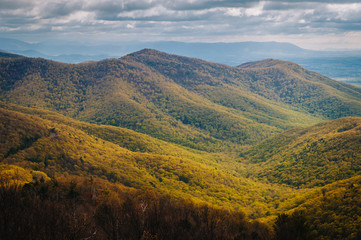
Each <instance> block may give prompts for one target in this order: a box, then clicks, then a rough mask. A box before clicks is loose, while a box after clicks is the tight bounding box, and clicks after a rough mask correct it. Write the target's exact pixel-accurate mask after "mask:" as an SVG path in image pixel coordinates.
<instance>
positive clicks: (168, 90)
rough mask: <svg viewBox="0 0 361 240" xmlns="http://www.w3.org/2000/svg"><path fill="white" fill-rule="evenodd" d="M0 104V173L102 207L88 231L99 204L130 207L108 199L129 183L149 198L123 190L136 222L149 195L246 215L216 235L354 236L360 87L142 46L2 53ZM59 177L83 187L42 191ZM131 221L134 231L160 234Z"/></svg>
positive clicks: (296, 69) (290, 68)
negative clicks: (66, 55)
mask: <svg viewBox="0 0 361 240" xmlns="http://www.w3.org/2000/svg"><path fill="white" fill-rule="evenodd" d="M0 101H1V102H0V124H1V128H0V135H1V144H0V163H1V165H0V177H1V178H2V179H7V180H6V181H14V182H18V183H19V182H20V183H22V184H25V185H24V187H25V186H26V188H25V190H22V191H30V190H29V186H30V187H31V186H32V185H31V184H40V185H34V186H33V187H31V189H33V190H31V191H35V190H36V189H38V190H36V191H35V192H34V193H32V194H35V195H36V196H39V199H43V200H44V199H47V198H49V197H51V198H52V199H54V198H55V196H58V197H57V198H56V199H57V201H56V202H57V203H59V206H63V205H62V204H65V203H63V202H62V201H63V200H61V199H65V200H66V199H69V198H70V197H69V194H70V196H72V197H71V198H72V199H78V200H77V201H86V202H87V204H89V207H88V208H87V210H84V211H85V213H84V214H88V215H89V216H99V215H97V214H96V213H92V212H91V211H93V210H94V209H96V211H97V213H99V211H100V212H101V214H103V215H101V216H103V217H101V218H100V219H101V221H100V222H99V219H98V220H96V219H94V220H89V221H92V222H91V224H90V223H89V224H90V225H94V226H97V228H99V229H100V228H102V229H107V227H109V226H110V225H109V224H105V225H104V222H103V221H105V219H109V218H108V217H109V216H110V215H106V214H110V213H112V211H111V209H112V208H114V209H123V210H121V211H125V210H124V207H125V206H128V205H121V206H122V208H120V207H119V206H118V205H117V204H118V203H115V202H120V203H121V204H123V203H124V204H125V203H127V204H130V203H128V202H127V201H126V200H124V201H123V200H122V201H120V200H116V201H115V200H114V199H118V198H126V197H125V195H128V194H129V196H134V195H133V194H134V191H135V190H137V191H140V192H143V193H144V194H145V193H146V194H149V193H148V191H153V192H154V193H152V194H153V195H152V196H153V197H148V198H147V199H148V200H147V201H148V202H145V201H146V200H144V198H141V199H138V198H137V197H136V196H134V197H132V199H133V200H132V201H133V202H132V204H134V206H136V207H135V208H134V209H138V210H134V211H135V212H132V214H140V215H139V216H141V215H142V214H144V212H147V210H146V209H147V208H146V207H145V206H146V205H144V204H148V205H149V206H153V205H152V204H154V203H155V202H157V201H158V200H157V199H158V197H156V195H157V194H162V195H166V196H170V197H171V200H170V201H171V202H177V201H181V200H182V199H183V200H187V201H192V202H193V203H194V204H196V205H197V206H198V205H199V206H201V205H202V204H209V206H210V208H211V209H218V208H221V209H226V210H227V211H229V212H231V213H234V214H236V213H237V214H238V211H241V212H242V213H244V214H245V215H246V216H247V217H246V219H247V220H245V221H246V222H247V221H248V222H249V223H245V222H242V224H243V225H242V227H240V226H239V227H238V229H241V228H242V229H247V230H245V231H246V232H243V233H241V232H237V233H234V234H235V235H232V236H233V237H230V236H229V237H227V238H224V239H235V238H236V237H235V236H236V235H237V234H241V235H239V236H238V238H240V239H252V234H253V238H255V236H258V238H259V239H285V238H282V236H284V235H283V234H284V233H289V234H291V235H292V236H294V237H295V238H297V236H298V237H299V239H312V238H316V239H357V236H359V234H360V233H359V232H358V229H357V228H355V226H356V225H358V224H359V223H360V221H359V220H357V219H361V218H360V216H361V214H359V208H358V205H357V201H358V199H359V196H360V195H359V193H360V192H359V190H360V186H361V185H360V184H359V182H360V179H359V174H360V171H361V170H360V159H361V156H360V153H359V149H360V145H361V141H360V137H361V136H360V126H361V88H358V87H356V86H352V85H348V84H345V83H342V82H339V81H335V80H332V79H330V78H328V77H325V76H323V75H321V74H318V73H316V72H313V71H309V70H306V69H305V68H302V67H301V66H299V65H297V64H295V63H292V62H289V61H281V60H276V59H266V60H262V61H256V62H249V63H245V64H241V65H239V66H229V65H224V64H219V63H212V62H209V61H204V60H200V59H195V58H188V57H183V56H178V55H172V54H168V53H164V52H160V51H157V50H153V49H143V50H141V51H138V52H134V53H130V54H128V55H126V56H123V57H121V58H113V59H106V60H101V61H96V62H95V61H92V62H83V63H79V64H69V63H61V62H55V61H52V60H46V59H41V58H28V57H23V56H19V55H14V54H11V53H8V52H3V53H1V58H0ZM20 172H21V173H22V174H19V173H20ZM89 176H91V178H94V179H96V180H95V181H101V182H103V183H102V184H103V185H104V186H108V187H107V188H108V190H104V189H98V190H97V191H98V192H108V193H106V194H105V193H104V194H105V195H102V194H95V192H96V191H95V190H92V189H93V188H92V187H90V186H89V189H90V190H86V189H88V185H86V184H85V182H87V181H89V180H87V177H89ZM71 177H72V178H74V179H78V180H74V181H76V182H77V183H78V185H81V186H82V188H81V189H83V190H80V189H79V190H78V191H77V195H73V194H75V193H74V191H75V190H74V189H75V185H74V182H73V183H67V182H66V180H61V183H60V184H65V185H64V186H68V185H69V187H67V188H70V190H69V191H70V192H67V191H68V190H66V191H65V190H64V191H63V192H64V193H59V192H56V191H58V190H55V189H56V188H55V187H54V186H55V185H54V186H53V185H52V184H53V183H51V181H53V182H54V181H56V179H64V178H65V179H68V178H71ZM79 178H82V180H79ZM9 179H10V180H9ZM39 179H41V181H42V182H41V183H39V182H38V180H39ZM59 181H60V180H59ZM91 181H93V180H91ZM32 182H33V183H32ZM34 182H35V183H34ZM82 182H84V184H85V185H84V184H83V183H82ZM29 184H30V185H29ZM41 184H43V185H41ZM46 184H50V185H46ZM72 184H73V185H72ZM83 185H84V186H83ZM1 186H4V185H1ZM1 186H0V187H1ZM6 186H8V185H6ZM37 186H43V187H42V188H38V187H37ZM71 186H73V187H71ZM43 188H46V189H48V190H46V191H47V193H46V196H44V195H41V194H44V192H42V191H45V190H44V189H43ZM34 189H35V190H34ZM41 189H43V190H41ZM116 189H118V190H116ZM144 189H147V190H144ZM87 191H90V192H89V194H90V195H89V196H88V195H87V194H88V193H87ZM119 192H122V193H121V197H115V196H116V195H117V194H120V193H119ZM143 193H142V194H143ZM39 194H40V195H39ZM59 194H60V195H61V194H65V195H64V196H63V197H60V198H59V196H60V195H59ZM154 194H155V195H154ZM0 195H1V194H0ZM95 195H97V196H95ZM2 196H3V195H2ZM32 196H33V195H32ZM87 196H88V197H87ZM91 196H93V197H91ZM117 196H118V195H117ZM92 198H94V199H97V200H96V201H95V200H94V199H93V200H92ZM36 199H37V198H36ZM36 199H35V200H34V201H40V200H36ZM59 199H60V200H59ZM81 199H82V200H81ZM84 199H88V200H84ZM104 199H105V200H106V202H107V203H106V204H105V203H104V201H105V200H104ZM43 200H41V201H43ZM65 200H64V201H65ZM66 201H68V200H66ZM102 203H104V204H105V205H102ZM193 203H192V204H193ZM74 204H75V203H74ZM59 206H58V205H56V207H59ZM117 206H118V207H117ZM142 206H143V207H142ZM167 206H168V207H170V206H173V205H167ZM182 206H183V205H182ZM185 206H188V207H189V208H190V206H191V205H187V204H185V205H184V206H183V207H184V209H185V208H187V209H188V207H185ZM192 206H193V205H192ZM202 206H203V205H202ZM104 207H106V208H104ZM111 207H112V208H111ZM107 209H108V210H107ZM141 209H143V210H141ZM161 209H163V211H168V210H165V209H166V207H164V206H163V207H162V208H161ZM197 209H198V208H197ZM202 209H203V208H202ZM0 210H1V209H0ZM114 211H115V210H114ZM119 211H120V210H119ZM142 211H143V213H142ZM149 211H150V210H149ZM152 211H153V210H152ZM192 211H193V212H195V211H200V210H194V209H193V210H192ZM212 211H213V210H212ZM214 211H215V213H214V214H216V213H217V214H218V215H214V216H217V217H219V218H221V216H223V215H221V213H220V212H217V211H218V210H214ZM74 214H75V213H74ZM127 214H130V213H127ZM147 214H150V213H149V212H147ZM160 214H161V213H160ZM202 214H203V213H202ZM332 214H333V215H332ZM105 216H107V217H105ZM167 216H168V215H167ZM232 216H233V215H232ZM330 216H332V217H330ZM169 218H171V217H169ZM185 218H186V219H183V220H181V221H183V222H182V223H179V224H180V226H183V225H182V224H186V225H184V226H185V227H184V229H188V230H187V231H195V229H196V228H192V227H191V226H193V225H192V224H193V222H195V221H198V220H196V219H197V218H196V217H195V216H194V215H192V214H190V215H186V216H185ZM351 218H352V219H354V220H351ZM90 219H93V218H90ZM172 219H175V218H174V216H173V217H172ZM198 219H200V217H199V216H198ZM206 219H208V218H206ZM255 220H256V221H255ZM69 221H70V220H69ZM93 221H94V222H93ZM107 221H108V220H107ZM139 221H140V222H138V223H137V224H138V225H139V226H142V228H141V230H139V231H141V233H140V236H139V239H140V237H141V236H142V234H143V235H144V234H146V233H147V234H148V233H149V234H151V235H152V236H155V235H157V234H158V236H160V234H161V230H159V229H158V230H155V228H154V227H152V228H151V227H150V225H149V226H148V227H146V225H144V221H145V220H144V219H143V220H139ZM142 221H143V223H142V224H141V222H142ZM152 221H153V220H152ZM184 221H186V223H184ZM202 221H203V220H202ZM207 221H208V220H207ZM227 221H228V220H227ZM229 221H231V220H229ZM232 221H233V220H232ZM257 221H258V222H257ZM221 222H222V221H221ZM261 222H263V223H261ZM208 223H209V222H208ZM208 223H207V224H208ZM72 224H74V223H72ZM199 224H201V223H199ZM202 224H203V223H202ZM204 224H205V223H204ZM232 224H233V222H232ZM237 224H241V223H239V222H237ZM252 224H253V225H252ZM186 226H188V227H186ZM207 226H208V225H207ZM114 227H115V225H114ZM252 229H253V230H252ZM266 229H268V230H266ZM300 229H301V230H302V231H301V230H300ZM340 229H341V230H340ZM88 230H89V231H90V230H91V229H88ZM1 231H5V230H1ZM1 231H0V232H1ZM116 231H124V230H120V229H118V228H117V230H116ZM137 231H138V230H137ZM177 231H180V230H179V229H178V230H177ZM182 231H183V230H182ZM209 231H210V232H212V231H213V230H209ZM227 231H229V232H230V233H231V232H232V231H230V230H227ZM239 231H240V230H239ZM242 231H243V230H242ZM105 232H106V231H105V230H104V231H103V232H101V231H100V233H99V234H100V235H99V236H98V239H106V238H105V237H104V236H105V235H106V233H105ZM252 232H253V233H252ZM102 234H104V236H103V235H102ZM187 234H190V232H187ZM215 234H216V233H215ZM217 234H222V233H217ZM223 234H224V233H223ZM242 234H243V235H242ZM0 236H1V235H0ZM190 236H191V235H190ZM194 236H195V235H194ZM223 236H225V235H223ZM241 236H243V237H241ZM103 237H104V238H103ZM4 239H6V238H4ZM108 239H109V238H108ZM110 239H112V237H110ZM143 239H144V237H143ZM171 239H177V238H176V237H172V238H171ZM180 239H181V238H180ZM209 239H210V238H209ZM286 239H287V238H286Z"/></svg>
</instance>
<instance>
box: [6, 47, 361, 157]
mask: <svg viewBox="0 0 361 240" xmlns="http://www.w3.org/2000/svg"><path fill="white" fill-rule="evenodd" d="M360 96H361V93H360V91H359V90H358V89H357V88H355V87H351V86H348V85H344V84H341V83H337V82H335V81H332V80H330V79H327V78H325V77H322V76H321V75H318V74H316V73H312V72H308V71H306V70H304V69H302V68H300V67H299V66H296V65H294V64H290V63H283V62H277V63H276V64H271V66H267V67H263V68H259V67H258V68H247V69H241V68H234V67H229V66H224V65H218V64H213V63H208V62H204V61H201V60H197V59H190V58H185V57H179V56H174V55H168V54H165V53H161V52H157V51H152V50H144V51H140V52H137V53H134V54H130V55H128V56H125V57H123V58H121V59H110V60H104V61H100V62H93V63H82V64H76V65H73V64H63V63H58V62H52V61H47V60H44V59H30V58H15V59H8V58H2V59H0V100H1V101H6V102H10V103H16V104H20V105H23V106H29V107H36V108H40V109H47V110H52V111H57V112H59V113H62V114H65V115H67V116H70V117H73V118H76V119H79V120H83V121H87V122H91V123H97V124H106V125H113V126H121V127H124V128H128V129H132V130H135V131H137V132H141V133H145V134H147V135H151V136H153V137H156V138H158V139H162V140H165V141H167V142H173V143H177V144H180V145H183V146H187V147H191V148H194V149H201V150H206V151H224V150H227V149H229V148H232V147H233V145H234V144H243V145H247V144H254V143H256V142H259V141H261V140H263V139H265V138H267V137H269V136H271V135H274V134H275V133H277V132H281V131H282V130H284V129H287V128H291V127H303V126H307V125H311V124H313V123H316V122H318V121H320V120H321V119H323V118H337V117H342V116H347V115H361V110H360V107H361V103H360V100H359V99H360Z"/></svg>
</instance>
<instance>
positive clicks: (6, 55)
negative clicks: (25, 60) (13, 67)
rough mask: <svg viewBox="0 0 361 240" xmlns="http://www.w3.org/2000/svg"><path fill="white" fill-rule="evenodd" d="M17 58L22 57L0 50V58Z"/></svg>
mask: <svg viewBox="0 0 361 240" xmlns="http://www.w3.org/2000/svg"><path fill="white" fill-rule="evenodd" d="M19 57H22V56H21V55H18V54H13V53H10V52H8V51H4V50H1V49H0V58H19Z"/></svg>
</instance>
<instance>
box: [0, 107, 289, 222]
mask: <svg viewBox="0 0 361 240" xmlns="http://www.w3.org/2000/svg"><path fill="white" fill-rule="evenodd" d="M1 112H2V114H1V116H2V118H1V122H6V121H8V120H9V119H11V121H12V123H13V124H12V125H11V126H12V127H11V126H9V127H8V128H7V132H6V134H5V135H2V139H8V137H9V136H15V137H16V138H15V139H20V140H19V141H20V142H19V143H18V144H16V145H14V146H13V148H14V149H13V150H12V151H11V153H10V154H5V153H3V156H4V157H3V158H2V159H1V162H2V163H7V164H16V165H18V166H21V167H23V168H27V169H33V170H36V171H42V172H45V173H46V174H48V175H49V176H51V177H56V176H59V175H63V174H64V173H66V172H67V173H71V174H77V175H83V176H88V175H95V176H99V177H103V178H105V179H107V180H109V181H114V182H119V183H122V184H124V185H126V186H130V187H135V188H141V187H151V188H154V189H157V190H158V191H160V192H163V193H169V194H170V195H172V196H174V197H177V198H192V199H194V200H195V201H206V202H209V203H213V204H216V205H220V206H226V207H228V208H230V209H233V208H239V209H243V210H245V211H246V212H247V213H249V214H251V215H250V216H251V217H260V216H265V215H269V214H272V213H273V212H276V211H278V210H277V206H278V204H279V202H281V201H284V199H286V198H289V197H291V196H293V195H294V193H293V191H292V190H291V189H289V188H285V187H279V186H275V185H266V184H260V183H256V182H255V181H253V180H250V179H246V178H243V177H241V176H240V175H239V174H238V175H237V174H230V173H228V171H227V170H226V169H224V168H223V169H222V168H217V167H214V166H217V164H216V163H213V165H214V166H213V167H212V166H210V165H212V164H209V163H212V162H211V161H207V160H206V158H203V161H204V162H203V163H202V161H201V160H202V158H200V157H196V156H197V155H196V154H195V153H193V155H192V153H189V154H188V156H190V158H189V159H188V158H187V154H186V155H185V156H180V157H176V156H172V155H171V154H170V155H160V154H155V153H140V152H132V151H129V150H127V149H125V148H122V147H120V146H119V145H116V144H114V143H111V142H109V141H106V140H103V139H101V138H99V137H95V136H91V135H88V134H87V133H85V132H84V131H82V130H79V129H77V128H75V127H70V126H68V125H65V124H62V123H57V122H55V121H50V120H46V119H43V118H40V117H39V116H35V115H27V114H23V113H19V112H14V111H10V110H5V109H1ZM17 118H19V120H17ZM17 121H24V122H26V121H27V122H29V124H27V125H21V124H16V122H17ZM76 124H79V125H80V124H81V123H80V122H77V123H76ZM86 126H88V128H90V127H91V125H90V124H86ZM23 128H26V131H25V130H24V129H23ZM110 129H111V128H109V129H108V130H109V131H110ZM114 131H115V132H117V129H114ZM23 132H28V133H29V134H30V133H32V132H39V133H41V135H38V137H37V139H36V140H34V141H32V142H31V144H29V145H26V147H21V146H23V141H25V140H24V138H20V137H19V136H18V135H22V133H23ZM117 139H118V138H117ZM8 142H10V141H8ZM16 146H20V147H16ZM6 149H7V148H6ZM171 151H173V150H171ZM183 151H184V152H186V151H185V150H183ZM180 153H181V152H179V154H180ZM192 156H193V157H192ZM192 158H193V159H195V160H198V161H195V160H193V159H192Z"/></svg>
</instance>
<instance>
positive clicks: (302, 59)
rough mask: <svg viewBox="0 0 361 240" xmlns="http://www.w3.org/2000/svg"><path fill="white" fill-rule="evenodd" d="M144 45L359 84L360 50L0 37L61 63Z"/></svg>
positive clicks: (7, 46)
mask: <svg viewBox="0 0 361 240" xmlns="http://www.w3.org/2000/svg"><path fill="white" fill-rule="evenodd" d="M144 48H151V49H158V50H160V51H164V52H167V53H171V54H177V55H182V56H188V57H193V58H199V59H204V60H207V61H210V62H216V63H221V64H226V65H231V66H237V65H239V64H242V63H245V62H251V61H259V60H262V59H267V58H275V59H282V60H284V61H292V62H295V63H297V64H299V65H301V66H302V67H305V68H307V69H309V70H313V71H316V72H318V73H321V74H323V75H326V76H328V77H330V78H333V79H337V80H339V81H343V82H347V83H350V84H355V85H360V82H361V80H360V79H361V73H360V71H359V69H360V62H361V61H360V59H361V51H360V50H359V51H357V50H356V51H354V50H353V51H346V50H343V51H342V50H338V51H335V50H328V51H326V50H325V51H315V50H308V49H303V48H300V47H298V46H296V45H293V44H290V43H282V42H235V43H223V42H218V43H196V42H195V43H192V42H189V43H188V42H174V41H173V42H172V41H168V42H166V41H161V42H137V41H133V42H119V41H116V40H114V41H110V42H107V43H95V42H94V43H92V42H74V41H71V42H70V41H61V40H52V41H51V40H48V41H43V42H37V43H28V42H24V41H20V40H16V39H7V38H0V49H3V50H6V51H9V52H13V53H16V54H20V55H25V56H28V57H41V58H47V59H52V60H55V61H60V62H68V63H80V62H85V61H91V60H96V61H99V60H102V59H106V58H117V57H119V56H124V55H126V54H130V53H132V52H136V51H139V50H141V49H144Z"/></svg>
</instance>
